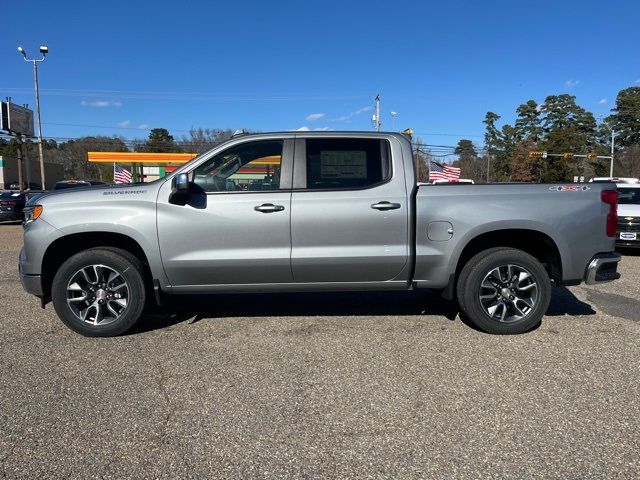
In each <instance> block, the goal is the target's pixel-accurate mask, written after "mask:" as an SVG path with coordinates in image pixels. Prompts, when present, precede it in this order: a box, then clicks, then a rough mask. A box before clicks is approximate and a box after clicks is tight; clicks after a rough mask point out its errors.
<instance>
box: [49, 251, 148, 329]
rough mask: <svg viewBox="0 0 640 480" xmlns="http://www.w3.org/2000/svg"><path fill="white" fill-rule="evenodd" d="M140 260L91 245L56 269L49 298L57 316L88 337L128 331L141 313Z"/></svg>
mask: <svg viewBox="0 0 640 480" xmlns="http://www.w3.org/2000/svg"><path fill="white" fill-rule="evenodd" d="M142 272H143V270H142V264H141V263H140V261H139V260H138V259H137V258H136V257H134V256H133V255H130V254H128V253H127V252H124V251H120V250H118V249H115V248H92V249H90V250H85V251H83V252H80V253H77V254H76V255H74V256H72V257H71V258H69V259H68V260H67V261H65V262H64V263H63V264H62V266H61V267H60V268H59V269H58V271H57V272H56V274H55V276H54V278H53V285H52V288H51V299H52V301H53V306H54V308H55V310H56V313H57V314H58V316H59V317H60V319H61V320H62V321H63V322H64V323H65V325H67V326H68V327H69V328H71V329H72V330H74V331H76V332H78V333H80V334H82V335H85V336H88V337H109V336H115V335H120V334H121V333H124V332H126V331H127V330H129V329H130V328H131V327H133V325H135V324H136V322H137V321H138V320H139V319H140V317H141V316H142V311H143V309H144V306H145V285H144V280H143V273H142Z"/></svg>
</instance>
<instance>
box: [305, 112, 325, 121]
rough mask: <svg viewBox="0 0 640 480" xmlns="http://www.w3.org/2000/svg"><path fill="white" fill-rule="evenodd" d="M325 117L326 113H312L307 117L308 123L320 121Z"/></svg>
mask: <svg viewBox="0 0 640 480" xmlns="http://www.w3.org/2000/svg"><path fill="white" fill-rule="evenodd" d="M322 117H324V113H312V114H310V115H307V122H315V121H316V120H320V119H321V118H322Z"/></svg>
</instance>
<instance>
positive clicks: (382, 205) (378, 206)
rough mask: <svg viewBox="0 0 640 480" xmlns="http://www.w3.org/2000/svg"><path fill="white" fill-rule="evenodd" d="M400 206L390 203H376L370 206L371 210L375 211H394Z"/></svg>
mask: <svg viewBox="0 0 640 480" xmlns="http://www.w3.org/2000/svg"><path fill="white" fill-rule="evenodd" d="M401 206H402V205H400V204H399V203H391V202H378V203H374V204H373V205H371V208H373V209H375V210H395V209H397V208H400V207H401Z"/></svg>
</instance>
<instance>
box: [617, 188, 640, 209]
mask: <svg viewBox="0 0 640 480" xmlns="http://www.w3.org/2000/svg"><path fill="white" fill-rule="evenodd" d="M618 195H619V197H618V203H619V204H620V205H640V188H624V187H623V188H618Z"/></svg>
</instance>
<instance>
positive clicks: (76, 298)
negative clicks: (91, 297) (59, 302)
mask: <svg viewBox="0 0 640 480" xmlns="http://www.w3.org/2000/svg"><path fill="white" fill-rule="evenodd" d="M87 299H88V297H87V296H86V295H83V296H81V297H73V298H68V299H67V301H68V302H71V303H78V302H86V301H87Z"/></svg>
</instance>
